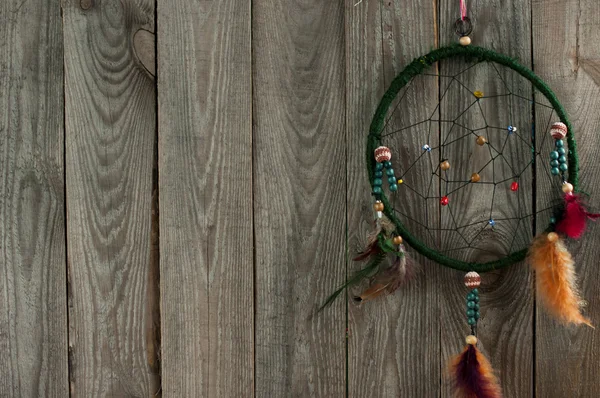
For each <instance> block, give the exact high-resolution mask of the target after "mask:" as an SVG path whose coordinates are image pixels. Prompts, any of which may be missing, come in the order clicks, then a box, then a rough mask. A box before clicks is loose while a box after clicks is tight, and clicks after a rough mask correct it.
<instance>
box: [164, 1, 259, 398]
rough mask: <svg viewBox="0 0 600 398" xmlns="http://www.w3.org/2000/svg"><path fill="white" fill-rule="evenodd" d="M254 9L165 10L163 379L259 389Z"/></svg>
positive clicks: (225, 4) (181, 385)
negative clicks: (255, 384)
mask: <svg viewBox="0 0 600 398" xmlns="http://www.w3.org/2000/svg"><path fill="white" fill-rule="evenodd" d="M250 24H251V20H250V2H245V4H243V5H242V4H241V3H240V2H238V1H234V0H225V1H218V2H191V3H190V2H181V1H175V0H173V1H161V2H159V3H158V26H159V31H158V73H159V75H160V78H159V86H158V88H159V154H160V156H159V171H160V172H159V175H160V179H159V180H160V181H159V186H160V216H161V225H160V247H161V308H162V325H163V326H162V348H163V356H162V369H163V372H162V382H163V391H164V393H165V395H166V396H174V397H180V396H205V397H235V396H248V395H250V394H251V393H252V391H253V375H254V371H253V343H254V340H253V309H254V307H253V296H254V295H253V250H252V246H253V242H252V230H253V222H252V124H251V123H252V103H251V101H252V96H251V95H252V94H251V93H252V81H251V72H250V71H251V42H250V37H251V35H250V33H251V32H250Z"/></svg>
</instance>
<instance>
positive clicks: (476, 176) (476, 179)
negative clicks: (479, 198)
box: [471, 173, 481, 182]
mask: <svg viewBox="0 0 600 398" xmlns="http://www.w3.org/2000/svg"><path fill="white" fill-rule="evenodd" d="M479 180H481V177H480V176H479V174H477V173H473V174H471V182H479Z"/></svg>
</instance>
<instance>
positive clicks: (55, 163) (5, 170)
mask: <svg viewBox="0 0 600 398" xmlns="http://www.w3.org/2000/svg"><path fill="white" fill-rule="evenodd" d="M0 36H1V37H2V42H3V43H2V46H0V70H1V71H2V72H1V73H0V109H1V111H0V112H1V114H0V241H1V242H2V244H0V269H1V270H2V273H1V275H0V396H5V397H9V396H12V397H17V396H29V397H33V396H67V395H68V365H67V300H66V283H67V282H66V256H65V227H64V222H65V220H64V168H63V167H64V159H63V144H64V141H63V139H64V133H63V124H62V122H63V90H62V80H63V64H62V59H63V41H62V30H61V19H60V6H59V5H58V3H51V2H46V3H43V4H35V3H33V2H23V1H17V0H8V1H3V2H2V3H1V4H0Z"/></svg>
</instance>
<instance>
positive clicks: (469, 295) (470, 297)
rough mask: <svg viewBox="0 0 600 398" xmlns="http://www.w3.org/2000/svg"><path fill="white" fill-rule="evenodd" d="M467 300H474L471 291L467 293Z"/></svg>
mask: <svg viewBox="0 0 600 398" xmlns="http://www.w3.org/2000/svg"><path fill="white" fill-rule="evenodd" d="M467 300H468V301H475V295H474V294H473V293H469V294H467Z"/></svg>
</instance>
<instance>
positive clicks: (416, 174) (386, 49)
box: [346, 1, 441, 397]
mask: <svg viewBox="0 0 600 398" xmlns="http://www.w3.org/2000/svg"><path fill="white" fill-rule="evenodd" d="M420 3H421V2H419V1H408V2H403V3H402V4H401V3H399V2H388V1H386V2H379V1H369V2H365V3H364V4H361V5H359V6H354V2H351V1H347V2H346V57H347V59H346V65H347V66H346V124H347V128H346V134H347V139H346V146H347V149H346V151H347V156H348V160H347V164H348V166H347V180H348V189H347V194H346V196H347V202H348V207H347V217H348V221H347V222H348V249H349V257H350V258H352V257H354V255H355V254H356V253H357V251H358V250H360V246H361V244H362V245H364V244H365V236H366V234H367V233H368V232H369V231H370V230H371V229H373V228H374V225H373V218H372V215H373V211H372V206H373V197H372V196H371V189H370V185H369V183H368V178H367V173H366V165H365V143H366V138H367V134H368V132H369V124H370V123H371V118H372V116H373V113H374V112H375V108H376V107H377V105H378V103H379V100H380V99H381V97H382V96H383V93H384V90H386V89H387V88H388V85H389V84H390V82H391V81H392V79H393V78H394V77H395V76H396V74H398V73H399V72H400V71H401V70H402V68H403V67H404V65H405V64H407V63H408V62H410V61H412V59H413V58H416V57H418V56H420V55H423V54H425V53H426V52H427V51H428V50H429V49H430V48H432V47H434V46H435V44H436V43H437V39H438V38H437V24H438V21H437V19H436V12H437V10H436V7H435V4H434V3H430V4H427V5H425V6H423V5H422V4H420ZM415 20H419V21H421V23H419V24H418V25H416V24H413V23H412V21H415ZM437 97H438V83H437V81H436V79H431V80H426V81H418V82H416V83H415V84H411V85H410V86H408V87H407V88H406V89H403V90H402V91H401V92H400V93H399V95H398V101H400V99H402V100H401V103H400V104H398V102H397V101H395V102H394V103H393V104H392V107H393V109H395V110H396V111H395V112H392V111H391V112H390V113H389V114H388V115H387V119H386V120H387V122H386V128H385V129H384V132H383V135H386V137H385V138H384V141H383V143H384V144H385V145H388V146H389V147H390V148H393V155H392V163H393V165H394V169H395V170H396V173H397V176H396V177H398V178H403V179H404V180H406V181H405V184H406V185H400V189H399V192H398V193H397V194H395V195H392V196H391V201H392V204H393V205H394V207H395V209H396V210H397V211H400V212H402V214H410V215H411V216H412V218H413V219H415V220H421V221H422V220H424V219H426V218H428V219H429V221H430V222H431V225H432V226H435V224H436V221H437V215H438V214H437V210H438V208H439V205H438V203H437V201H433V200H426V201H423V200H422V196H419V195H417V194H416V193H415V191H414V190H412V189H411V188H412V187H418V186H427V185H428V183H429V175H428V173H427V172H426V171H425V170H420V171H419V170H416V169H413V170H409V168H410V164H409V162H408V160H407V159H409V158H413V157H415V154H416V153H418V152H419V151H420V150H421V149H420V148H421V146H422V145H423V144H424V143H425V141H424V140H426V139H427V129H424V128H423V125H421V126H417V127H415V128H409V129H404V130H401V131H398V132H397V133H394V131H396V130H399V129H401V128H403V127H406V126H409V125H412V124H414V123H417V122H418V121H421V120H424V119H426V118H428V116H429V115H428V112H429V113H431V111H432V110H433V109H434V108H435V105H436V104H437V102H438V100H437ZM432 138H433V140H432V141H431V142H429V143H430V144H431V145H432V146H435V145H436V142H437V135H434V136H433V137H432ZM426 165H429V163H427V164H426ZM386 182H387V181H386ZM385 187H386V191H387V184H385ZM408 187H410V188H408ZM430 189H431V191H432V192H437V190H438V189H439V188H438V181H437V180H435V181H433V185H432V186H431V187H430ZM420 193H421V192H420ZM424 203H425V205H424ZM408 223H409V224H410V226H411V227H414V228H416V229H418V232H417V231H415V233H416V234H419V233H422V234H425V235H427V236H428V237H429V235H428V233H427V231H425V230H424V229H423V228H420V226H419V225H418V224H417V223H411V222H410V221H408ZM431 236H432V237H431V239H438V236H437V234H435V233H432V234H431ZM409 251H410V249H409ZM411 255H413V256H414V257H415V259H416V260H417V261H418V262H419V263H420V264H421V265H422V266H423V267H424V272H422V273H420V274H419V275H418V278H417V280H416V281H415V282H414V283H412V285H411V286H407V287H406V288H403V289H400V290H399V291H398V292H396V294H394V295H393V296H390V297H388V298H385V299H381V300H377V302H366V303H362V304H361V305H358V304H356V303H354V302H353V300H352V299H350V300H349V303H348V308H349V310H348V311H349V314H348V319H349V320H348V335H349V337H348V388H349V396H352V397H365V396H382V397H383V396H415V397H417V396H418V397H421V396H437V395H439V388H440V384H439V382H432V381H433V380H439V378H440V369H441V367H440V364H439V362H438V360H439V352H440V347H439V339H438V338H437V336H438V335H439V333H440V330H439V327H440V319H439V311H438V309H437V302H438V294H439V293H438V289H437V288H436V281H437V280H438V278H437V273H436V272H430V270H434V271H435V268H434V265H433V263H432V262H430V261H427V259H426V258H424V257H422V256H418V255H415V254H414V253H411ZM362 266H364V264H361V263H356V262H352V261H349V262H348V273H349V274H351V273H352V272H355V271H356V270H358V269H360V268H359V267H362ZM361 288H365V285H362V286H361V287H360V288H357V289H351V291H350V292H349V295H350V296H352V295H356V294H358V293H360V289H361ZM408 325H410V327H408ZM424 339H425V340H427V343H426V344H420V343H416V342H418V341H421V342H422V341H423V340H424ZM411 342H415V343H416V344H413V343H411Z"/></svg>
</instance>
